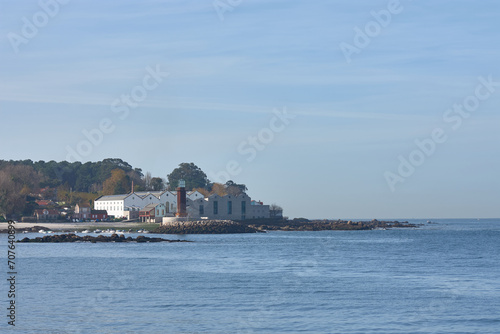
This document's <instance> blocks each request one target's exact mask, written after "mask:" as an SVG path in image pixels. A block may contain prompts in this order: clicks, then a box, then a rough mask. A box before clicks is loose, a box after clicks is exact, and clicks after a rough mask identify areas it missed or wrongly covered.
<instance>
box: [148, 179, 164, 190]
mask: <svg viewBox="0 0 500 334" xmlns="http://www.w3.org/2000/svg"><path fill="white" fill-rule="evenodd" d="M164 189H165V182H164V181H163V179H162V178H161V177H153V178H151V190H153V191H161V190H164Z"/></svg>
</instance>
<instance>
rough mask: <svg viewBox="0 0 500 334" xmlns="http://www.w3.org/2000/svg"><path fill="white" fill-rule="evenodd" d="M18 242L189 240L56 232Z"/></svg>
mask: <svg viewBox="0 0 500 334" xmlns="http://www.w3.org/2000/svg"><path fill="white" fill-rule="evenodd" d="M17 242H55V243H60V242H91V243H96V242H189V241H186V240H168V239H162V238H148V237H145V236H143V235H140V236H138V237H137V238H135V239H134V238H132V237H128V238H125V236H124V235H123V234H120V235H118V234H112V235H111V236H104V235H102V234H101V235H99V236H97V237H93V236H91V235H85V236H79V235H76V234H73V233H70V234H54V235H46V236H44V237H36V238H33V239H30V238H24V239H22V240H18V241H17Z"/></svg>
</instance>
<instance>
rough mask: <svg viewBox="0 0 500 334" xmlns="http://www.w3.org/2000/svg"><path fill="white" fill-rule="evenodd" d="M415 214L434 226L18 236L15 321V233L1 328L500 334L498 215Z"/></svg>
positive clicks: (6, 330) (4, 330) (33, 330)
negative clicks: (144, 238) (112, 239)
mask: <svg viewBox="0 0 500 334" xmlns="http://www.w3.org/2000/svg"><path fill="white" fill-rule="evenodd" d="M409 221H410V222H412V223H418V224H422V225H421V226H419V227H418V228H405V229H388V230H372V231H318V232H280V231H277V232H269V233H259V234H232V235H184V236H183V235H162V237H165V238H169V239H183V240H189V241H193V242H192V243H96V244H92V243H67V244H55V243H52V244H34V243H31V244H17V245H16V259H15V262H16V273H17V274H16V286H15V289H16V298H15V302H16V319H15V327H14V326H11V325H8V321H9V318H8V317H7V313H8V310H7V307H8V305H9V304H8V303H9V298H8V297H7V290H8V289H9V286H8V282H7V283H6V279H5V278H8V275H7V271H8V268H7V260H6V254H7V246H8V244H7V236H6V235H5V234H4V237H2V240H1V243H0V251H1V252H3V253H5V257H4V259H5V260H4V262H5V263H4V264H2V267H3V268H4V270H3V272H4V279H3V283H2V285H1V287H2V290H3V291H1V296H2V297H1V300H2V304H3V305H2V308H1V309H2V310H3V313H4V315H3V316H2V317H1V319H3V320H2V321H1V322H2V323H1V324H0V332H1V333H10V332H12V333H14V332H15V333H189V334H192V333H353V334H354V333H356V334H358V333H359V334H368V333H398V334H401V333H454V334H459V333H500V219H436V220H432V222H431V223H428V222H427V220H409ZM130 235H131V236H133V237H135V236H137V234H133V233H132V234H130ZM25 236H27V237H35V236H39V235H38V234H36V233H30V234H18V239H19V238H23V237H25ZM148 236H153V235H152V234H149V235H148Z"/></svg>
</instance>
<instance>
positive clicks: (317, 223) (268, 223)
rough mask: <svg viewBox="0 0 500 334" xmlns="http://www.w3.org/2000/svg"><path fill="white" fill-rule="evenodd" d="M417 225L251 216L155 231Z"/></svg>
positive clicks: (163, 227) (205, 221) (267, 229)
mask: <svg viewBox="0 0 500 334" xmlns="http://www.w3.org/2000/svg"><path fill="white" fill-rule="evenodd" d="M416 227H418V226H417V225H415V224H410V223H408V222H399V221H378V220H376V219H374V220H372V221H358V222H354V221H344V220H308V219H293V220H284V219H252V220H242V221H231V220H202V221H190V222H175V223H170V224H168V225H163V226H160V227H158V228H157V229H156V230H153V231H152V233H157V234H226V233H258V232H267V231H327V230H339V231H356V230H375V229H391V228H416Z"/></svg>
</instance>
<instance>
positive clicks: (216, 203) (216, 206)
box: [214, 201, 219, 215]
mask: <svg viewBox="0 0 500 334" xmlns="http://www.w3.org/2000/svg"><path fill="white" fill-rule="evenodd" d="M218 213H219V202H217V201H214V215H216V214H218Z"/></svg>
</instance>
